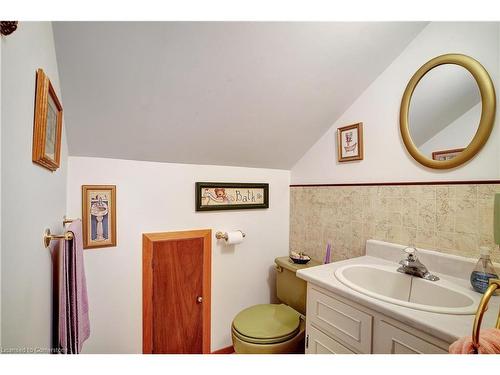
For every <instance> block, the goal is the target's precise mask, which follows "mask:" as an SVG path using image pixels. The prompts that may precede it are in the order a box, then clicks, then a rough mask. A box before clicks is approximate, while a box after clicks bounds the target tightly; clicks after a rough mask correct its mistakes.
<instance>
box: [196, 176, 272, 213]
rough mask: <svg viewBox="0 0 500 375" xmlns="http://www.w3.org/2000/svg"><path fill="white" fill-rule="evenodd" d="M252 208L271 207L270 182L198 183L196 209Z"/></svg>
mask: <svg viewBox="0 0 500 375" xmlns="http://www.w3.org/2000/svg"><path fill="white" fill-rule="evenodd" d="M252 208H269V184H253V183H226V182H197V183H196V211H214V210H242V209H252Z"/></svg>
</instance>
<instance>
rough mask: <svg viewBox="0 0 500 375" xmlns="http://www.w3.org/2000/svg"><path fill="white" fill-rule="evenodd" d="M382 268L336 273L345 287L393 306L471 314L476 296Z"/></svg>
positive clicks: (446, 283)
mask: <svg viewBox="0 0 500 375" xmlns="http://www.w3.org/2000/svg"><path fill="white" fill-rule="evenodd" d="M396 269H397V265H395V266H394V267H389V266H381V265H348V266H344V267H341V268H339V269H338V270H336V271H335V277H337V279H338V280H339V281H340V282H341V283H342V284H344V285H346V286H348V287H349V288H351V289H354V290H356V291H358V292H360V293H363V294H366V295H368V296H370V297H373V298H377V299H379V300H382V301H386V302H390V303H394V304H396V305H400V306H405V307H409V308H412V309H417V310H424V311H429V312H435V313H442V314H454V315H472V314H475V313H476V308H477V304H478V300H479V299H478V297H477V296H476V295H475V293H474V292H473V291H471V290H468V289H466V288H463V287H461V286H459V285H456V284H453V283H451V282H449V281H447V280H442V279H441V280H439V281H428V280H424V279H421V278H418V277H413V276H410V275H406V274H403V273H400V272H397V271H396Z"/></svg>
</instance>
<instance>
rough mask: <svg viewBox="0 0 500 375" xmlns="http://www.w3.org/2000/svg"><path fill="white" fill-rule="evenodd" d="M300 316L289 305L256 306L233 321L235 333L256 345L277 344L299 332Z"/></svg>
mask: <svg viewBox="0 0 500 375" xmlns="http://www.w3.org/2000/svg"><path fill="white" fill-rule="evenodd" d="M299 327H300V314H299V313H298V312H297V311H295V310H294V309H292V308H291V307H289V306H287V305H283V304H281V305H277V304H266V305H255V306H252V307H249V308H247V309H245V310H243V311H241V312H240V313H239V314H238V315H236V317H235V318H234V320H233V327H232V328H233V333H234V334H235V336H236V337H238V338H239V339H240V340H242V341H245V342H250V343H254V344H277V343H280V342H284V341H287V340H290V339H291V338H293V337H294V336H296V335H297V333H298V332H299Z"/></svg>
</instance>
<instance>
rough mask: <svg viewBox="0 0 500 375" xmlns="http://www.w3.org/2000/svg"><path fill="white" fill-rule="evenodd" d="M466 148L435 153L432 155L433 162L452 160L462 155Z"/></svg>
mask: <svg viewBox="0 0 500 375" xmlns="http://www.w3.org/2000/svg"><path fill="white" fill-rule="evenodd" d="M463 150H465V148H455V149H452V150H441V151H434V152H433V153H432V160H440V161H445V160H451V159H453V158H454V157H455V156H457V155H458V154H460V153H461V152H462V151H463Z"/></svg>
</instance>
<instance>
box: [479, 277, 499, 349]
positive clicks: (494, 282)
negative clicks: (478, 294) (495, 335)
mask: <svg viewBox="0 0 500 375" xmlns="http://www.w3.org/2000/svg"><path fill="white" fill-rule="evenodd" d="M499 288H500V279H490V286H489V287H488V289H486V292H484V296H483V298H481V302H479V306H478V308H477V312H476V317H475V318H474V326H473V328H472V346H473V348H474V353H476V354H477V353H478V351H479V335H480V333H481V322H482V321H483V316H484V313H485V312H486V310H487V309H488V302H489V301H490V298H491V296H492V295H493V294H494V293H495V291H496V290H497V289H499ZM496 328H498V329H500V309H499V310H498V318H497V324H496Z"/></svg>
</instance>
